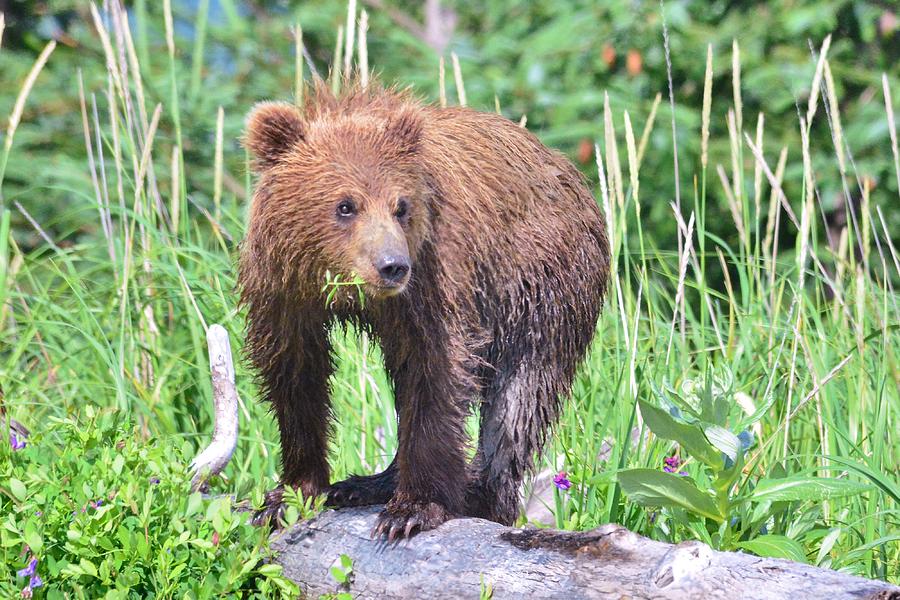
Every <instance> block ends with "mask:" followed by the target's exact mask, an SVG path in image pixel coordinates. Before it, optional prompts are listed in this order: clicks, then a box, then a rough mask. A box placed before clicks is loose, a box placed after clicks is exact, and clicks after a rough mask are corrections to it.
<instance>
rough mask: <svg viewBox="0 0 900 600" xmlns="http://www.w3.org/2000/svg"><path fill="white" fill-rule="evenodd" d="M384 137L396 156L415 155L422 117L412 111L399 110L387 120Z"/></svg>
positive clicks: (419, 139)
mask: <svg viewBox="0 0 900 600" xmlns="http://www.w3.org/2000/svg"><path fill="white" fill-rule="evenodd" d="M384 136H385V139H386V140H387V142H388V143H389V144H390V146H391V147H392V148H396V149H397V154H399V155H401V156H411V155H413V154H415V153H416V152H418V150H419V143H420V141H421V139H422V116H421V115H420V114H419V112H418V111H416V110H414V109H401V110H400V111H399V112H397V113H396V114H394V115H391V116H390V117H389V118H388V120H387V123H385V127H384Z"/></svg>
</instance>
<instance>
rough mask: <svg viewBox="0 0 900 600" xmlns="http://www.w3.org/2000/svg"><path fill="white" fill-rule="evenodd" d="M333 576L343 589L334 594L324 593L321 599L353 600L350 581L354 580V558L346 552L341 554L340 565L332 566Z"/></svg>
mask: <svg viewBox="0 0 900 600" xmlns="http://www.w3.org/2000/svg"><path fill="white" fill-rule="evenodd" d="M331 576H332V577H333V578H334V580H335V581H337V582H338V585H339V586H340V587H341V588H342V590H343V591H340V592H336V593H333V594H322V595H321V596H319V599H320V600H352V599H353V595H352V594H351V593H350V591H349V590H350V583H351V582H352V581H353V559H352V558H350V557H349V556H347V555H346V554H341V556H340V566H334V567H331Z"/></svg>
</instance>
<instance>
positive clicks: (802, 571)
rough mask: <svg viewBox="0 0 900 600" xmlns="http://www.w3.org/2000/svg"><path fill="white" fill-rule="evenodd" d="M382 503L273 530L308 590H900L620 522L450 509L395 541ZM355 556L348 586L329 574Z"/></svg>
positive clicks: (500, 594) (562, 594)
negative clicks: (514, 520)
mask: <svg viewBox="0 0 900 600" xmlns="http://www.w3.org/2000/svg"><path fill="white" fill-rule="evenodd" d="M380 509H381V507H366V508H354V509H343V510H339V511H327V512H324V513H322V514H321V515H319V516H318V517H316V518H314V519H312V520H310V521H307V522H304V523H299V524H297V525H295V526H294V527H293V528H291V529H288V530H285V531H283V532H278V533H275V534H273V536H272V547H273V548H274V549H275V550H276V551H277V552H278V556H277V558H276V561H277V562H278V563H279V564H281V565H282V566H283V567H284V573H285V575H286V576H287V577H289V578H290V579H292V580H293V581H295V582H297V583H298V584H299V585H300V586H301V588H302V589H304V590H305V591H306V593H307V594H308V597H310V598H317V597H319V595H320V594H329V593H335V592H340V591H349V592H350V593H351V594H352V596H353V597H354V598H417V599H427V598H478V597H479V595H480V594H481V593H482V591H483V590H487V589H490V590H491V592H492V594H493V595H492V597H493V598H496V599H501V598H526V597H527V598H616V599H619V598H654V599H657V598H673V599H674V598H677V599H685V598H728V599H729V600H735V599H747V598H760V599H769V598H773V599H774V598H790V599H791V600H801V599H805V598H810V599H816V600H820V599H822V598H828V599H829V600H839V599H844V598H846V599H851V598H852V599H863V598H865V599H873V600H874V599H878V600H900V587H896V586H892V585H889V584H887V583H884V582H881V581H871V580H868V579H862V578H860V577H855V576H852V575H846V574H843V573H838V572H836V571H830V570H827V569H820V568H817V567H811V566H809V565H804V564H799V563H795V562H791V561H787V560H777V559H770V558H759V557H757V556H752V555H749V554H742V553H736V552H717V551H714V550H712V549H710V548H709V546H707V545H705V544H701V543H698V542H687V543H682V544H678V545H672V544H665V543H662V542H655V541H653V540H650V539H647V538H644V537H641V536H639V535H637V534H634V533H631V532H630V531H628V530H627V529H624V528H623V527H620V526H618V525H605V526H603V527H600V528H598V529H594V530H592V531H586V532H564V531H555V530H546V529H515V528H510V527H503V526H501V525H498V524H496V523H492V522H489V521H484V520H482V519H457V520H453V521H449V522H447V523H445V524H443V525H441V526H440V527H439V528H437V529H435V530H433V531H427V532H425V533H421V534H419V535H417V536H415V537H413V538H412V539H411V540H408V541H403V542H400V543H398V544H395V545H388V544H386V543H384V542H382V541H376V540H373V539H372V538H371V537H370V532H371V531H372V527H373V526H374V524H375V517H376V516H377V514H378V512H379V510H380ZM341 554H346V555H348V556H349V557H350V558H351V559H352V560H353V567H352V571H351V576H350V582H349V585H348V586H341V585H340V584H338V583H337V582H336V580H335V579H334V577H333V576H332V575H331V572H330V569H331V567H335V566H338V567H339V566H340V556H341Z"/></svg>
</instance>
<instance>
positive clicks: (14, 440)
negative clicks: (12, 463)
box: [9, 431, 25, 450]
mask: <svg viewBox="0 0 900 600" xmlns="http://www.w3.org/2000/svg"><path fill="white" fill-rule="evenodd" d="M9 445H10V446H12V449H13V450H21V449H22V448H24V447H25V436H24V435H23V436H22V439H19V438H18V436H16V433H15V432H14V431H11V432H10V433H9Z"/></svg>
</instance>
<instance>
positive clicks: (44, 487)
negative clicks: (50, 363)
mask: <svg viewBox="0 0 900 600" xmlns="http://www.w3.org/2000/svg"><path fill="white" fill-rule="evenodd" d="M84 413H85V417H84V418H83V419H75V418H70V419H56V418H53V419H51V420H50V423H49V426H48V427H46V428H45V429H44V430H43V431H40V432H37V433H35V434H34V435H33V436H32V437H30V438H28V439H27V440H24V441H23V440H22V439H21V437H17V438H16V443H15V444H13V443H4V444H0V447H2V449H0V482H2V483H0V514H2V515H3V517H2V522H0V557H2V563H3V564H4V565H6V566H7V568H8V569H9V570H8V571H4V572H3V573H0V596H2V597H5V598H11V597H13V596H19V595H20V594H24V595H25V596H27V595H29V594H33V595H34V597H41V596H46V597H48V598H63V597H81V598H100V597H106V598H158V597H162V598H172V597H178V598H181V597H193V598H213V597H216V598H218V597H223V596H224V597H228V596H236V597H295V596H296V594H297V593H298V590H297V588H296V586H295V585H294V584H293V583H292V582H291V581H289V580H287V579H286V578H285V577H284V576H283V575H282V573H281V566H280V565H276V564H273V563H270V562H268V561H267V559H268V558H269V553H268V550H267V549H266V545H265V544H266V533H267V532H266V531H264V530H262V529H257V528H254V527H253V526H251V525H250V524H249V522H248V520H249V513H247V512H237V511H235V510H234V507H233V506H232V501H231V498H230V497H228V496H222V497H218V498H215V499H213V500H211V501H208V500H205V499H204V498H203V497H202V496H201V494H200V493H193V494H192V493H189V492H188V490H189V482H190V476H189V473H188V472H187V469H186V467H185V465H186V464H187V461H186V460H185V452H184V450H185V449H186V448H185V446H188V445H187V444H179V443H178V442H177V439H176V438H170V439H164V440H159V442H158V443H157V441H155V440H147V439H144V438H143V437H142V436H141V435H140V434H139V432H138V431H137V430H136V429H135V428H134V427H132V426H131V425H130V424H129V423H128V422H126V421H124V420H123V419H121V418H119V417H118V416H117V414H116V413H115V411H110V410H102V411H97V410H94V409H93V407H92V406H91V405H90V404H87V405H86V406H85V410H84ZM4 431H5V427H4ZM4 437H5V436H4ZM73 595H74V596H73Z"/></svg>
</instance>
